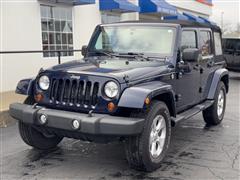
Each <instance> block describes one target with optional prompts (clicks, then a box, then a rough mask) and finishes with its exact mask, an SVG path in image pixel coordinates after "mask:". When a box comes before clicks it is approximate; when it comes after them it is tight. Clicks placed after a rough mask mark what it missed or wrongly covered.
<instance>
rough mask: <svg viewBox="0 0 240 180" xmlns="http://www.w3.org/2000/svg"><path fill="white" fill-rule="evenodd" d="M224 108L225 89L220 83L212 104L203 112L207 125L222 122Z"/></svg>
mask: <svg viewBox="0 0 240 180" xmlns="http://www.w3.org/2000/svg"><path fill="white" fill-rule="evenodd" d="M225 108H226V87H225V85H224V83H223V82H222V81H221V82H219V84H218V87H217V90H216V94H215V97H214V103H213V105H212V106H210V107H209V108H207V109H206V110H204V111H203V118H204V121H205V122H206V124H207V125H218V124H220V123H221V122H222V120H223V118H224V114H225Z"/></svg>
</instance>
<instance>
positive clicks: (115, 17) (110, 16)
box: [101, 12, 121, 24]
mask: <svg viewBox="0 0 240 180" xmlns="http://www.w3.org/2000/svg"><path fill="white" fill-rule="evenodd" d="M101 18H102V23H103V24H106V23H114V22H119V21H120V20H121V14H119V13H110V12H101Z"/></svg>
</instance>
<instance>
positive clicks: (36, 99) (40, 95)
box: [34, 93, 43, 102]
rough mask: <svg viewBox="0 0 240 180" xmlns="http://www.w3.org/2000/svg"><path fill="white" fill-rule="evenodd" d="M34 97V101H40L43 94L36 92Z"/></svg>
mask: <svg viewBox="0 0 240 180" xmlns="http://www.w3.org/2000/svg"><path fill="white" fill-rule="evenodd" d="M34 98H35V101H36V102H40V101H42V100H43V95H42V94H41V93H38V94H37V95H35V97H34Z"/></svg>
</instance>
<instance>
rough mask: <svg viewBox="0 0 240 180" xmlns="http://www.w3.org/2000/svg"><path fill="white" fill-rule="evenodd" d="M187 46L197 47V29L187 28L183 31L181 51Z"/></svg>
mask: <svg viewBox="0 0 240 180" xmlns="http://www.w3.org/2000/svg"><path fill="white" fill-rule="evenodd" d="M186 48H197V33H196V31H191V30H185V31H183V32H182V44H181V51H183V50H184V49H186Z"/></svg>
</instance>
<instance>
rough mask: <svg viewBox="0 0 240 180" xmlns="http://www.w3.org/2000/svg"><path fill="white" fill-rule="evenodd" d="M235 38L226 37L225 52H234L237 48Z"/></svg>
mask: <svg viewBox="0 0 240 180" xmlns="http://www.w3.org/2000/svg"><path fill="white" fill-rule="evenodd" d="M235 44H236V43H235V40H234V39H225V40H224V45H223V48H224V53H225V54H233V53H234V50H235Z"/></svg>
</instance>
